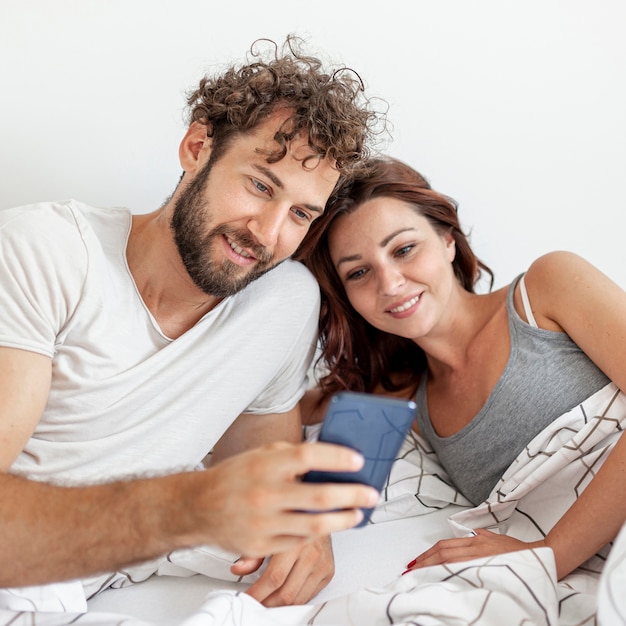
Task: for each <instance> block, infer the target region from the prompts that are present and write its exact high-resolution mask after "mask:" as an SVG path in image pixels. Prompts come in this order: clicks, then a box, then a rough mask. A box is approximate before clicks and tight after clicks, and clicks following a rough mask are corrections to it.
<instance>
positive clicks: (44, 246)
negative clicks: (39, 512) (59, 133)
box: [0, 200, 319, 482]
mask: <svg viewBox="0 0 626 626" xmlns="http://www.w3.org/2000/svg"><path fill="white" fill-rule="evenodd" d="M130 226H131V213H130V211H128V210H127V209H123V208H117V209H106V210H103V209H95V208H92V207H88V206H86V205H84V204H81V203H79V202H76V201H74V200H69V201H65V202H57V203H42V204H35V205H31V206H27V207H19V208H16V209H7V210H2V211H0V311H1V314H0V346H7V347H13V348H20V349H24V350H30V351H34V352H38V353H41V354H44V355H46V356H49V357H50V358H51V359H52V387H51V390H50V396H49V400H48V404H47V406H46V408H45V410H44V413H43V416H42V418H41V421H40V422H39V424H38V426H37V428H36V430H35V432H34V433H33V436H32V437H31V439H30V440H29V441H28V443H27V444H26V447H25V448H24V451H23V452H22V453H21V454H20V456H19V457H18V458H17V460H16V461H15V463H14V464H13V466H12V467H11V471H13V472H18V473H21V474H25V475H27V476H29V477H32V478H35V479H42V480H43V479H51V478H54V479H63V480H70V481H72V482H74V481H81V482H82V481H93V480H103V479H109V478H113V477H121V476H128V475H138V474H141V475H145V474H146V473H163V472H167V471H172V470H177V469H182V468H190V467H194V466H195V465H197V464H198V463H199V462H200V461H201V460H202V458H203V457H204V456H205V455H206V454H207V452H208V451H209V450H210V449H211V448H212V447H213V445H214V444H215V442H216V441H217V440H218V439H219V437H220V436H221V435H222V433H223V432H224V431H225V430H226V429H227V428H228V426H230V424H231V423H232V422H233V421H234V419H235V418H236V417H237V416H238V415H240V414H241V413H245V412H247V413H256V414H263V413H276V412H284V411H288V410H289V409H291V408H292V407H293V406H294V405H295V404H296V402H297V401H298V400H299V399H300V397H301V395H302V393H303V392H304V390H305V388H306V373H307V370H308V368H309V365H310V362H311V358H312V355H313V352H314V348H315V340H316V335H317V324H318V314H319V289H318V286H317V283H316V282H315V280H314V278H313V277H312V275H311V274H310V273H309V272H308V270H307V269H306V268H305V267H304V266H303V265H301V264H300V263H296V262H294V261H291V260H288V261H285V262H284V263H282V264H281V265H279V266H278V267H277V268H275V269H273V270H271V271H270V272H268V273H267V274H265V275H264V276H262V277H261V278H259V279H257V280H256V281H254V282H253V283H251V284H250V285H249V286H248V287H246V288H245V289H244V290H243V291H241V292H240V293H238V294H236V295H234V296H231V297H229V298H226V299H224V300H223V301H222V302H221V303H220V304H219V305H218V306H217V307H215V308H214V309H213V310H212V311H210V312H209V313H207V315H205V316H204V317H203V318H202V319H201V320H200V321H199V322H198V323H197V324H196V325H195V326H194V327H193V328H191V329H190V330H189V331H187V332H186V333H184V334H183V335H182V336H181V337H179V338H178V339H175V340H173V341H172V340H171V339H169V338H168V337H166V336H164V335H163V333H162V332H161V330H160V329H159V327H158V325H157V324H156V321H155V320H154V318H153V317H152V315H151V314H150V312H149V311H148V309H147V308H146V306H145V304H144V302H143V300H142V299H141V297H140V295H139V292H138V290H137V287H136V285H135V282H134V280H133V278H132V275H131V274H130V271H129V269H128V266H127V262H126V254H125V250H126V244H127V241H128V234H129V231H130Z"/></svg>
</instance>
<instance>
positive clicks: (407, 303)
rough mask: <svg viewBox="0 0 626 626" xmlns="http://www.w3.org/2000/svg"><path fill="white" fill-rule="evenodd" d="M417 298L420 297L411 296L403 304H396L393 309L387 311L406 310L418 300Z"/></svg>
mask: <svg viewBox="0 0 626 626" xmlns="http://www.w3.org/2000/svg"><path fill="white" fill-rule="evenodd" d="M419 299H420V297H419V296H415V297H414V298H411V299H410V300H408V301H407V302H405V303H404V304H401V305H400V306H397V307H396V308H395V309H389V312H390V313H402V311H406V310H407V309H410V308H411V307H412V306H413V305H414V304H415V303H416V302H418V301H419Z"/></svg>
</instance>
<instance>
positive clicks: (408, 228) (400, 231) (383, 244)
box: [380, 226, 415, 248]
mask: <svg viewBox="0 0 626 626" xmlns="http://www.w3.org/2000/svg"><path fill="white" fill-rule="evenodd" d="M410 230H415V228H413V227H412V226H407V227H406V228H399V229H398V230H395V231H394V232H393V233H391V234H390V235H387V237H385V238H384V239H383V240H382V241H381V242H380V247H381V248H384V247H385V246H386V245H387V244H388V243H389V242H390V241H391V240H392V239H393V238H394V237H397V236H398V235H399V234H401V233H406V232H408V231H410Z"/></svg>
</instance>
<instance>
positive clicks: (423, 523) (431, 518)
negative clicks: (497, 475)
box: [88, 505, 460, 626]
mask: <svg viewBox="0 0 626 626" xmlns="http://www.w3.org/2000/svg"><path fill="white" fill-rule="evenodd" d="M459 509H460V507H457V506H454V505H451V506H450V507H446V508H445V509H443V510H435V511H433V512H432V513H429V514H426V515H422V516H419V517H412V518H404V519H397V520H393V521H389V522H385V523H381V524H370V525H368V526H365V527H363V528H355V529H353V530H347V531H343V532H340V533H336V534H335V535H334V536H333V538H332V543H333V553H334V555H335V576H334V577H333V580H332V581H331V582H330V584H329V585H328V586H327V587H326V588H325V589H323V590H322V591H321V592H320V593H319V594H318V595H317V596H316V597H315V598H313V599H312V600H311V603H312V604H319V603H323V602H327V601H329V600H332V599H334V598H338V597H341V596H344V595H346V594H350V593H353V592H356V591H358V590H359V589H362V588H378V587H384V586H385V585H387V584H389V583H393V581H395V580H396V579H398V578H399V577H400V576H401V574H402V572H403V571H404V570H405V569H406V564H407V563H408V562H409V561H410V560H411V559H413V558H414V557H415V556H417V555H418V554H419V553H420V552H422V551H423V550H425V549H426V548H428V547H430V546H431V545H432V544H433V543H434V542H435V541H437V539H440V538H445V537H452V530H451V528H450V525H449V523H448V521H447V519H448V516H449V514H450V513H452V512H454V511H456V510H459ZM248 585H249V583H238V582H229V581H224V580H218V579H215V578H209V577H206V576H202V575H195V576H191V577H189V578H182V577H179V576H151V577H150V578H149V579H147V580H146V581H144V582H141V583H139V584H136V585H132V586H129V587H124V588H121V589H109V590H107V591H104V592H102V593H100V594H98V595H97V596H95V597H94V598H92V599H91V600H90V601H89V602H88V606H89V610H90V611H92V612H113V613H119V614H126V615H132V616H133V617H135V618H139V619H142V620H145V621H147V622H149V623H150V624H154V625H155V626H175V625H176V626H178V625H179V624H181V623H182V622H183V621H184V619H188V618H189V617H191V616H192V615H193V613H194V612H196V611H197V610H199V609H200V607H201V606H202V604H203V602H204V601H205V598H206V596H207V594H209V593H210V592H214V591H219V590H226V591H234V592H238V591H239V592H241V591H244V590H245V589H246V588H247V587H248ZM207 623H210V622H207Z"/></svg>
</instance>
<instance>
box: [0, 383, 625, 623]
mask: <svg viewBox="0 0 626 626" xmlns="http://www.w3.org/2000/svg"><path fill="white" fill-rule="evenodd" d="M625 427H626V396H624V394H622V393H621V392H620V391H619V389H617V388H616V387H615V386H614V385H612V384H610V385H607V386H606V387H605V388H604V389H602V390H600V391H599V392H597V393H596V394H594V395H593V396H591V397H590V398H589V399H587V400H586V401H585V402H583V403H582V404H581V405H579V406H578V407H575V408H574V409H572V410H571V411H569V412H567V413H565V414H564V415H562V416H561V417H560V418H558V419H557V420H555V421H554V422H553V423H552V424H551V425H550V426H549V427H548V428H546V429H545V430H544V431H542V432H541V433H540V434H539V435H538V436H537V437H536V438H535V439H534V440H533V441H532V442H530V443H529V444H528V446H526V448H525V449H524V450H523V451H522V452H521V453H520V455H519V456H518V457H517V458H516V459H515V461H514V462H513V463H512V465H511V466H510V467H509V468H508V469H507V471H506V472H505V473H504V475H503V476H502V478H501V479H500V481H499V482H498V484H497V485H496V487H495V488H494V490H493V491H492V493H491V494H490V496H489V498H488V499H487V500H486V501H485V502H483V503H481V504H479V505H478V506H471V505H470V503H468V502H467V501H466V500H464V498H463V497H462V496H461V494H459V493H458V492H457V491H456V490H455V488H454V487H453V486H452V485H451V483H450V481H449V479H448V477H447V476H446V474H445V472H444V471H443V469H442V468H441V467H440V466H439V464H438V463H437V459H436V457H435V455H434V454H433V453H432V451H431V450H430V449H429V448H428V446H427V445H426V443H425V442H424V441H423V440H422V439H421V438H419V437H418V436H416V435H411V436H410V437H408V438H407V440H406V441H405V442H404V444H403V447H402V449H401V451H400V455H399V457H398V459H397V460H396V462H395V463H394V466H393V469H392V472H391V476H390V478H389V481H388V484H387V485H386V487H385V489H384V490H383V493H382V494H381V500H380V502H379V504H378V506H377V507H376V510H375V512H374V514H373V515H372V518H371V521H372V525H368V526H366V527H365V528H363V529H354V530H350V531H345V532H344V533H338V534H337V535H335V536H334V537H333V544H334V547H335V552H336V560H337V575H336V577H335V579H334V580H333V581H332V583H331V584H330V585H329V586H328V587H327V589H325V590H324V591H322V592H321V593H320V594H319V595H318V597H316V598H314V599H313V600H312V601H311V602H310V603H309V604H307V605H303V606H295V607H280V608H269V609H268V608H265V607H263V606H262V605H260V604H259V603H258V602H256V601H255V600H253V599H252V598H251V597H250V596H248V595H247V594H245V593H241V591H242V590H243V588H244V587H245V584H249V582H251V581H249V580H246V581H244V583H245V584H244V585H242V584H240V583H237V582H236V581H233V580H232V575H231V579H230V580H229V578H228V574H229V572H228V567H229V565H230V562H232V557H233V555H220V554H213V555H212V554H211V551H210V550H209V551H205V550H203V549H194V550H189V551H179V552H176V553H172V554H170V555H168V556H167V557H166V558H164V559H161V560H158V561H155V562H152V563H148V564H143V565H141V566H138V567H136V568H133V569H132V570H129V571H125V572H116V573H115V574H113V575H111V576H109V577H106V579H105V580H104V581H102V580H94V581H81V582H80V584H78V587H79V591H80V594H79V595H81V594H82V597H83V599H84V597H85V596H86V597H91V596H92V594H93V591H94V589H104V588H106V587H110V586H116V587H121V589H117V590H105V591H103V592H102V593H101V594H100V595H98V596H95V597H93V598H92V599H90V600H89V603H88V607H85V608H88V609H89V610H88V611H76V610H75V609H74V611H72V610H70V609H59V610H53V609H49V610H48V611H47V612H46V611H43V610H42V608H41V607H42V604H37V602H38V601H39V600H40V598H44V596H45V593H44V592H45V591H49V592H50V593H48V596H47V597H48V599H50V598H51V599H52V600H55V593H56V592H57V591H58V594H57V596H58V597H56V600H57V602H60V600H63V599H64V598H63V597H62V593H63V592H64V591H65V590H64V589H62V588H58V589H57V588H53V589H52V590H45V589H44V590H28V591H29V593H30V596H28V597H26V595H27V594H23V595H24V597H22V598H21V600H24V601H27V600H29V601H31V603H32V606H31V608H30V609H29V610H22V611H16V610H13V611H12V612H11V611H9V610H5V611H2V610H0V625H2V624H3V623H6V624H11V626H21V625H22V624H23V625H26V624H28V625H29V626H32V625H35V626H59V625H61V624H69V623H72V624H83V625H84V626H108V625H110V624H124V625H125V626H131V625H133V626H155V625H157V626H161V625H163V624H172V625H173V624H176V626H196V625H197V626H200V625H211V626H222V625H223V626H226V625H228V626H248V625H249V626H266V625H267V626H281V625H283V624H284V625H285V626H287V625H289V626H294V625H296V626H298V625H300V624H302V625H304V624H311V625H318V626H321V625H325V626H339V625H344V624H359V626H378V625H379V624H380V625H382V624H385V625H386V624H390V623H393V624H415V623H420V624H424V625H435V624H436V625H440V626H452V625H454V626H469V625H470V624H476V623H480V624H481V625H482V626H502V624H534V625H537V624H549V625H551V626H552V625H554V626H557V625H558V626H574V625H577V626H580V625H583V624H597V623H600V624H602V626H605V625H606V626H613V623H614V622H613V621H612V620H613V617H612V616H613V615H622V616H623V615H624V613H625V611H624V601H623V600H622V597H623V596H624V594H623V592H622V591H621V590H623V583H624V580H626V573H625V569H626V565H624V563H625V561H626V558H625V557H626V545H625V544H626V537H625V536H624V533H626V530H625V531H624V532H623V533H622V534H621V535H620V537H619V538H618V540H617V541H616V550H615V551H614V552H610V548H611V546H610V545H609V546H606V547H605V548H604V549H603V550H602V551H601V552H600V553H598V554H597V555H596V556H595V557H593V558H592V559H590V560H589V561H587V562H586V563H584V564H583V565H582V566H581V567H580V568H578V569H577V570H575V571H574V572H573V573H572V574H570V575H569V576H567V577H565V578H564V579H563V580H561V581H557V580H556V569H555V564H554V555H553V553H552V551H551V550H549V549H547V548H541V549H538V550H521V551H519V552H513V553H508V554H502V555H498V556H495V557H489V558H484V559H477V560H475V561H467V562H463V563H458V564H452V565H445V566H435V567H428V568H423V569H420V570H415V571H412V572H410V573H408V574H406V575H404V576H402V575H400V572H401V571H402V570H403V569H404V566H405V564H406V562H407V561H408V560H410V559H412V558H413V557H414V556H416V555H417V554H418V553H419V552H421V551H422V550H423V549H424V548H426V547H427V546H428V545H430V544H432V543H433V542H434V541H435V540H436V539H438V538H440V537H449V536H452V534H454V535H456V536H459V535H463V534H465V533H467V532H468V531H469V530H471V529H472V528H479V527H481V528H485V527H488V528H492V529H494V530H496V531H500V532H506V533H507V534H509V535H511V536H514V537H517V538H518V539H521V540H523V541H535V540H538V539H540V538H542V537H543V536H545V534H546V533H547V532H548V531H549V530H550V529H551V528H552V526H553V525H554V523H555V522H556V520H558V519H559V518H560V517H561V516H562V515H563V514H564V512H565V511H566V510H567V509H568V508H569V507H570V506H571V504H572V503H573V502H574V501H575V500H576V498H577V497H578V495H579V494H580V492H581V491H582V490H583V489H584V488H585V487H586V485H587V484H588V483H589V481H590V480H591V479H592V478H593V476H594V475H595V472H597V470H598V468H599V467H600V466H601V465H602V463H603V462H604V460H605V459H606V457H607V456H608V454H609V453H610V451H611V450H612V448H613V446H614V445H615V443H616V441H617V440H618V438H619V437H620V436H621V434H622V432H623V430H624V428H625ZM599 521H600V523H601V520H600V518H599ZM607 557H608V562H607ZM605 563H607V567H606V568H604V564H605ZM603 570H604V571H603ZM198 573H201V574H204V575H207V574H208V575H209V578H204V577H203V576H198V575H197V574H198ZM164 575H165V576H166V577H163V576H164ZM160 576H161V578H160ZM175 577H180V578H178V579H176V580H174V578H175ZM185 577H186V578H185ZM211 578H212V579H220V580H219V581H216V580H211ZM141 580H143V581H146V582H143V583H139V584H135V582H136V581H141ZM75 587H76V586H75ZM75 587H74V588H73V590H74V591H76V588H75ZM2 591H3V590H0V600H2V593H1V592H2ZM4 591H6V590H4ZM9 591H12V590H9ZM39 591H41V594H40V595H37V593H38V592H39ZM6 598H7V596H6V594H5V599H6ZM65 599H70V600H71V598H70V596H69V595H67V596H66V597H65ZM9 600H13V597H12V596H11V597H10V598H9ZM78 600H79V601H80V598H78ZM61 604H62V602H60V605H61ZM78 604H80V602H79V603H78ZM0 606H1V605H0ZM50 606H54V604H53V603H52V604H51V605H50ZM68 606H69V604H68ZM77 606H78V605H77ZM5 608H6V607H5ZM9 608H10V607H9ZM62 610H66V611H67V612H66V613H62ZM3 619H4V620H5V621H4V622H3V621H2V620H3ZM607 620H608V621H607ZM620 623H623V622H620Z"/></svg>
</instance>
